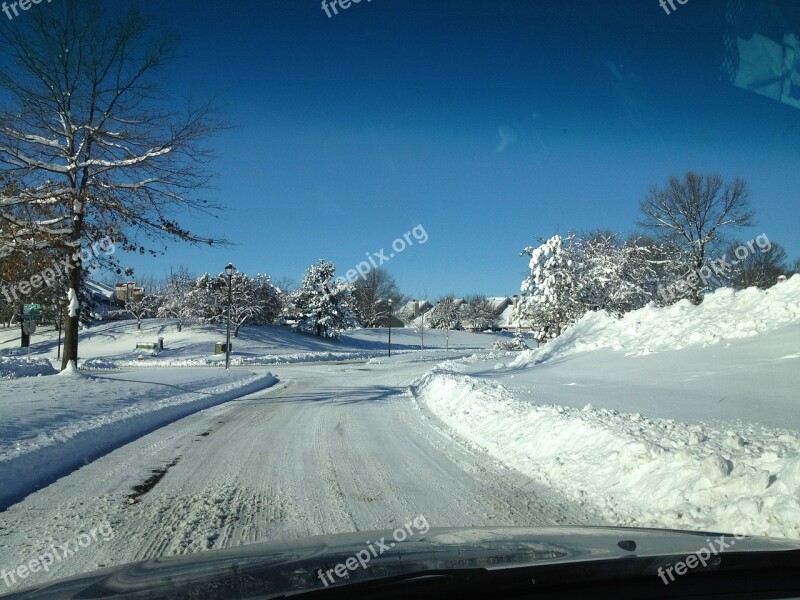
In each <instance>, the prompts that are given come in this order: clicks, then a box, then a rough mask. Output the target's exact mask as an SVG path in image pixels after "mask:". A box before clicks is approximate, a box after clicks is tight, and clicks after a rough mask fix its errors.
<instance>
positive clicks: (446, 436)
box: [0, 276, 800, 593]
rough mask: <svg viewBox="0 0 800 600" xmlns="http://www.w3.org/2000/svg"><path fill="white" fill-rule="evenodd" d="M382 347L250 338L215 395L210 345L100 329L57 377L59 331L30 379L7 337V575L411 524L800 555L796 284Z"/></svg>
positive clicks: (40, 340) (363, 334)
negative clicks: (147, 345) (554, 325)
mask: <svg viewBox="0 0 800 600" xmlns="http://www.w3.org/2000/svg"><path fill="white" fill-rule="evenodd" d="M387 334H388V332H387V331H386V330H359V331H354V332H351V333H349V334H347V335H345V336H343V338H342V339H341V340H340V341H336V342H332V341H325V340H319V339H316V338H313V337H309V336H306V335H301V334H297V333H294V332H292V331H290V330H287V329H285V328H278V327H257V328H256V327H254V328H247V327H245V328H243V330H242V333H241V336H240V339H237V340H234V351H235V352H234V364H235V365H237V366H236V367H235V368H233V369H231V370H230V371H228V372H226V371H225V370H224V369H222V368H220V360H221V357H219V356H215V355H214V354H213V345H214V342H216V341H221V340H222V339H224V330H222V329H221V328H211V327H197V328H195V327H187V328H184V330H183V331H182V332H180V333H178V332H177V331H176V328H175V325H174V323H171V322H164V321H158V320H151V321H146V322H145V323H144V324H143V329H142V331H141V332H139V331H136V328H135V324H134V323H131V322H128V323H109V324H103V325H98V326H96V327H93V328H92V329H90V330H88V331H86V332H84V333H83V334H82V335H83V337H82V341H81V355H82V356H83V359H82V362H81V365H82V366H83V367H84V369H83V370H81V371H80V372H73V373H66V374H60V375H59V374H55V369H54V355H55V346H56V338H55V337H54V332H46V331H45V332H41V334H40V332H37V334H36V336H35V337H34V346H33V348H32V350H33V352H32V355H31V362H28V359H27V358H26V357H25V356H19V355H18V354H17V352H16V348H15V345H18V338H16V337H15V336H16V335H18V334H17V332H16V331H5V330H0V348H2V350H0V368H2V377H3V379H0V418H1V419H2V421H0V501H1V503H2V508H3V510H2V512H0V567H9V568H13V567H15V566H16V565H18V564H22V563H23V562H24V561H26V560H27V559H28V558H30V557H31V556H35V555H36V553H37V552H41V551H42V550H43V549H44V548H46V547H48V546H49V545H50V544H54V543H60V542H63V541H66V540H69V539H73V540H74V539H76V536H77V535H79V534H80V533H81V532H82V531H87V530H89V529H90V528H92V527H96V526H97V525H98V524H100V523H108V524H109V527H113V530H114V534H115V537H114V539H110V540H108V541H103V542H102V543H100V542H98V543H96V544H93V545H92V546H90V547H89V548H86V549H82V550H81V553H80V555H79V556H77V557H73V558H72V559H71V560H70V561H68V562H64V563H62V564H60V565H59V566H58V567H59V568H58V569H54V570H53V571H52V572H50V573H38V574H36V575H35V577H31V578H30V579H28V580H27V581H25V582H24V583H25V584H31V583H35V582H38V581H45V580H48V579H53V578H58V577H64V576H68V575H70V574H74V573H79V572H83V571H87V570H91V569H94V568H98V567H101V566H105V565H111V564H121V563H124V562H128V561H132V560H139V559H144V558H151V557H156V556H162V555H174V554H183V553H187V552H194V551H200V550H206V549H216V548H223V547H229V546H234V545H240V544H246V543H252V542H258V541H269V540H280V539H292V538H297V537H303V536H306V535H316V534H322V533H337V532H348V531H359V530H367V529H383V528H387V527H391V526H392V525H393V524H394V523H398V522H402V520H403V519H408V518H409V517H411V516H414V515H419V514H423V515H425V516H426V518H427V519H428V521H429V522H430V524H431V525H432V526H456V525H464V526H481V525H525V526H527V525H553V524H617V525H634V526H652V527H669V528H681V529H695V530H696V529H703V530H720V531H737V532H739V531H740V532H743V533H748V534H752V535H771V536H778V537H790V538H795V539H800V500H799V498H800V434H798V430H799V429H800V397H799V396H798V394H797V390H798V389H799V388H800V369H798V367H800V277H798V276H795V277H794V278H793V279H791V280H790V281H788V282H785V283H782V284H780V285H778V286H776V287H775V288H772V289H771V290H769V291H767V292H760V291H756V290H745V291H743V292H739V293H733V292H731V291H730V290H721V291H719V292H718V293H716V294H714V295H712V296H709V297H708V298H707V299H706V301H705V302H704V303H703V305H701V306H699V307H694V306H691V305H689V304H688V303H685V302H683V303H679V304H677V305H675V306H672V307H669V308H666V309H656V308H651V307H647V308H644V309H642V310H639V311H636V312H634V313H631V314H629V315H627V316H626V317H625V318H623V319H621V320H616V319H613V318H610V317H606V316H604V315H600V314H590V315H587V316H586V317H585V318H584V319H583V320H582V321H580V322H579V323H578V324H576V325H575V326H574V327H572V328H571V329H569V330H568V331H566V332H565V333H564V334H563V335H562V337H561V338H559V339H558V340H557V341H555V342H553V343H550V344H548V345H545V346H543V347H541V348H539V349H533V350H530V351H525V352H521V353H512V352H508V353H507V352H492V351H491V350H490V348H491V345H492V343H494V342H495V341H497V340H498V339H500V336H498V335H493V334H468V333H464V332H455V333H453V334H451V336H450V348H451V349H450V351H449V352H447V351H445V350H443V347H444V344H445V342H444V338H443V336H442V335H441V334H440V333H438V332H434V331H429V332H426V334H425V343H426V350H425V351H424V352H421V351H420V350H419V346H418V344H419V338H418V336H417V334H415V333H414V332H412V331H409V330H402V329H393V330H392V348H393V352H392V356H391V357H388V356H387V348H386V341H387ZM158 337H163V338H164V341H165V350H164V351H163V352H161V353H159V354H158V356H151V355H150V352H149V351H136V350H135V345H136V343H137V342H139V341H147V342H149V341H155V340H156V339H157V338H158ZM505 339H508V338H507V336H506V338H505ZM139 356H142V358H141V359H140V358H138V357H139ZM88 367H91V368H88ZM19 583H20V582H17V583H16V584H14V585H12V586H9V587H13V588H16V587H19ZM4 590H5V588H2V587H0V593H2V591H4Z"/></svg>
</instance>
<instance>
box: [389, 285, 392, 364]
mask: <svg viewBox="0 0 800 600" xmlns="http://www.w3.org/2000/svg"><path fill="white" fill-rule="evenodd" d="M391 355H392V299H391V298H389V356H391Z"/></svg>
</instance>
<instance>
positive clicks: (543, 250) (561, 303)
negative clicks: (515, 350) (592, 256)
mask: <svg viewBox="0 0 800 600" xmlns="http://www.w3.org/2000/svg"><path fill="white" fill-rule="evenodd" d="M540 242H541V245H539V246H529V247H527V248H525V249H524V250H523V251H522V253H521V254H522V255H528V256H530V261H529V262H528V267H529V269H530V274H529V275H528V276H527V277H526V278H525V279H524V280H523V281H522V286H521V290H522V297H521V298H520V301H519V303H518V304H517V312H518V314H519V315H520V316H521V317H522V318H523V319H525V320H526V321H527V322H529V323H532V324H533V325H534V326H535V327H536V328H544V329H545V330H546V331H547V332H548V335H549V336H550V337H556V336H559V335H561V331H562V330H563V329H564V328H565V327H567V326H569V325H571V324H572V323H574V322H575V321H577V320H578V319H579V318H580V317H581V316H582V315H583V314H584V313H585V312H586V307H585V305H584V304H583V302H582V298H581V295H582V293H583V291H582V289H581V284H580V280H579V278H580V272H581V267H582V265H581V264H580V263H579V261H578V253H577V248H576V246H575V236H574V235H573V234H570V235H569V236H567V238H562V237H561V236H560V235H554V236H553V237H551V238H550V239H549V240H544V239H542V240H540Z"/></svg>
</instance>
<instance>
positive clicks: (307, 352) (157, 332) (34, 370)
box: [0, 319, 508, 378]
mask: <svg viewBox="0 0 800 600" xmlns="http://www.w3.org/2000/svg"><path fill="white" fill-rule="evenodd" d="M507 337H508V334H482V333H467V332H463V331H454V332H451V333H450V342H449V347H450V349H451V350H453V351H454V352H456V353H461V352H464V351H470V350H472V351H476V350H486V349H488V348H491V345H492V343H493V342H495V341H497V340H498V339H505V338H507ZM159 338H163V340H164V351H163V352H159V353H155V355H154V352H153V351H151V350H136V344H137V343H151V344H156V343H157V342H158V339H159ZM32 340H33V344H32V345H31V353H30V362H29V361H28V359H27V357H28V354H27V351H26V350H24V349H21V348H19V330H18V329H13V330H8V329H0V378H11V377H13V376H15V371H16V373H17V375H18V376H30V375H36V374H38V373H42V374H45V375H46V374H50V373H51V372H52V370H51V369H49V368H48V367H47V361H46V360H44V359H48V358H49V359H51V360H52V361H53V363H54V364H56V363H55V357H56V354H57V347H58V337H57V332H56V331H54V330H53V329H51V328H50V327H47V328H40V329H39V330H38V331H37V332H36V333H35V334H34V336H33V338H32ZM388 340H389V332H388V330H387V329H385V328H378V329H356V330H352V331H348V332H345V333H344V334H343V335H342V337H341V339H339V340H327V339H322V338H317V337H314V336H311V335H305V334H301V333H297V332H295V331H293V330H292V329H290V328H288V327H277V326H276V327H249V326H247V325H244V326H243V327H242V329H241V331H240V333H239V337H238V338H233V337H232V339H231V347H232V349H233V353H232V356H231V364H233V365H236V366H240V365H249V366H254V365H273V364H286V363H296V362H319V361H330V360H334V361H340V360H366V359H370V358H374V357H382V356H386V355H387V352H388ZM217 342H221V343H224V342H225V328H224V327H219V326H212V325H192V326H187V327H184V328H183V330H182V331H180V332H179V331H178V328H177V325H176V322H175V321H174V320H172V319H145V320H144V321H143V322H142V328H141V330H137V329H136V327H135V324H134V323H133V322H132V321H116V322H109V323H98V324H95V325H92V326H91V327H90V328H88V329H85V330H82V331H81V334H80V350H79V355H80V360H79V362H78V367H79V368H81V369H116V368H127V367H168V366H219V365H221V364H222V363H223V362H224V361H225V355H224V354H214V344H215V343H217ZM424 346H425V349H426V351H427V350H430V351H440V350H441V349H443V348H444V347H445V339H444V337H443V335H442V334H441V333H440V332H438V331H435V330H428V331H426V332H425V337H424ZM419 349H420V336H419V334H417V333H415V332H414V331H413V330H411V329H408V328H397V327H395V328H393V329H392V353H393V354H402V353H407V352H419Z"/></svg>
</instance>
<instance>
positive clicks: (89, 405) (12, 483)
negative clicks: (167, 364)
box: [0, 373, 278, 510]
mask: <svg viewBox="0 0 800 600" xmlns="http://www.w3.org/2000/svg"><path fill="white" fill-rule="evenodd" d="M242 375H245V374H242V373H236V374H234V377H236V378H232V379H231V380H230V381H226V382H224V383H222V384H219V385H215V386H212V387H207V388H202V389H198V390H196V391H191V392H185V393H182V394H174V395H168V396H166V397H153V395H150V396H148V395H144V396H141V397H139V398H136V399H135V401H133V402H131V403H128V404H124V402H125V400H124V398H123V397H121V398H120V400H119V402H118V404H119V405H121V406H120V407H119V408H116V409H111V410H106V408H105V407H104V406H103V405H100V404H98V403H96V402H92V401H91V399H88V400H87V401H86V402H80V399H79V398H72V395H71V396H70V397H69V398H68V399H67V400H64V399H59V398H58V396H55V395H54V394H53V392H54V390H53V389H43V390H42V395H46V396H49V397H50V400H48V402H68V403H70V405H69V407H67V409H66V413H64V411H63V410H62V411H61V412H58V411H56V410H55V409H53V410H48V409H47V406H42V407H41V409H39V410H36V411H34V413H33V414H31V415H30V416H29V417H28V419H27V420H26V419H21V420H19V421H18V422H16V423H14V424H13V426H9V424H4V425H3V428H2V431H3V436H2V437H1V438H0V473H2V478H3V486H2V488H0V510H3V509H5V508H6V507H8V506H9V505H11V504H13V503H15V502H17V501H19V500H21V499H22V498H24V497H25V496H26V495H28V494H30V493H31V492H33V491H35V490H36V489H39V488H41V487H44V486H45V485H48V484H49V483H50V482H52V481H55V480H56V479H58V478H59V477H63V476H64V475H66V474H68V473H70V472H72V471H73V470H75V469H77V468H80V467H81V466H83V465H84V464H87V463H89V462H91V461H93V460H95V459H96V458H98V457H100V456H102V455H104V454H106V453H108V452H111V451H112V450H114V449H116V448H119V447H121V446H123V445H125V444H127V443H129V442H131V441H133V440H135V439H138V438H140V437H142V436H143V435H146V434H147V433H150V432H151V431H155V430H156V429H158V428H160V427H163V426H165V425H167V424H169V423H172V422H173V421H177V420H178V419H182V418H183V417H186V416H188V415H190V414H193V413H196V412H198V411H201V410H204V409H206V408H209V407H212V406H215V405H217V404H221V403H223V402H227V401H230V400H233V399H236V398H239V397H241V396H244V395H247V394H251V393H254V392H257V391H259V390H262V389H264V388H268V387H270V386H272V385H274V384H275V383H277V381H278V379H277V378H276V377H275V376H274V375H272V373H261V374H251V375H249V376H242ZM68 376H70V377H76V378H78V379H80V380H85V382H81V381H79V382H78V383H79V384H80V383H85V385H90V384H95V385H97V384H99V385H102V386H111V387H109V389H108V394H109V396H110V397H111V399H112V400H111V401H112V402H113V398H114V394H115V389H114V387H113V385H114V384H110V383H109V382H108V381H99V382H94V381H93V379H94V378H93V377H91V376H88V375H85V374H81V373H74V374H72V375H68ZM240 376H241V377H240ZM61 377H63V375H58V376H57V377H56V378H61ZM48 379H49V378H48ZM54 379H55V378H54ZM45 383H53V382H51V381H48V382H45ZM62 383H63V382H62ZM123 383H124V382H123ZM52 387H53V386H50V388H52ZM117 387H118V388H120V389H121V386H119V385H118V386H117ZM168 387H177V386H168ZM85 391H86V392H88V388H87V389H86V390H85ZM76 395H77V393H76ZM87 395H88V394H87Z"/></svg>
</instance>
